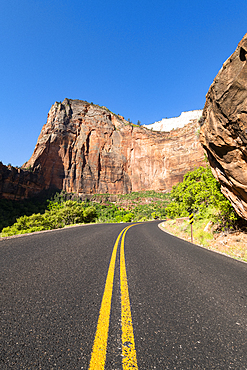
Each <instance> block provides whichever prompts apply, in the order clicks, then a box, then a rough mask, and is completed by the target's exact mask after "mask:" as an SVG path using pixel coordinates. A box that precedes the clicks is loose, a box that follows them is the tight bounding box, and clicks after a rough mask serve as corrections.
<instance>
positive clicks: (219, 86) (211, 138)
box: [200, 34, 247, 220]
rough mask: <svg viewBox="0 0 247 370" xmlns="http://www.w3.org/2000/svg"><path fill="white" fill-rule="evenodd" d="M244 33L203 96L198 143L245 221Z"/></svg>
mask: <svg viewBox="0 0 247 370" xmlns="http://www.w3.org/2000/svg"><path fill="white" fill-rule="evenodd" d="M246 60H247V34H246V35H245V36H244V37H243V39H242V40H241V41H240V43H239V44H238V46H237V49H236V50H235V52H234V53H233V54H232V55H231V56H230V57H229V58H228V59H227V60H226V62H225V63H224V64H223V66H222V68H221V69H220V71H219V73H218V74H217V76H216V77H215V79H214V81H213V83H212V85H211V86H210V88H209V91H208V93H207V95H206V103H205V107H204V109H203V119H202V120H201V124H202V127H201V130H200V142H201V143H202V145H203V147H204V149H205V150H206V153H207V156H208V160H209V163H210V165H211V168H212V171H213V174H214V176H215V177H216V178H217V179H218V180H219V182H220V184H221V190H222V193H223V194H224V195H225V196H226V197H227V198H228V199H229V200H230V202H231V203H232V205H233V207H234V208H235V210H236V212H237V213H238V214H239V215H240V216H241V217H242V218H244V219H246V220H247V62H246Z"/></svg>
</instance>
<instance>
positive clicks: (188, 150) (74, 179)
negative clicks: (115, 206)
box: [25, 99, 204, 194]
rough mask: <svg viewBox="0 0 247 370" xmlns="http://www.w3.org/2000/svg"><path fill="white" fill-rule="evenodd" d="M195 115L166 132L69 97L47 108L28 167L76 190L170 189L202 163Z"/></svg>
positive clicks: (49, 181)
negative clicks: (132, 121) (193, 118)
mask: <svg viewBox="0 0 247 370" xmlns="http://www.w3.org/2000/svg"><path fill="white" fill-rule="evenodd" d="M198 127H199V126H198V122H197V120H195V121H193V122H191V123H190V124H188V125H186V126H185V127H183V128H181V129H177V130H173V131H171V132H168V133H160V132H155V131H151V130H148V129H147V128H142V127H139V126H133V125H130V124H129V123H128V122H127V121H125V120H124V118H123V117H121V116H117V115H114V114H113V113H111V112H110V111H109V110H107V109H106V108H104V107H99V106H95V105H92V104H89V103H87V102H85V101H80V100H69V99H65V100H64V101H63V102H62V103H55V104H54V105H53V106H52V108H51V109H50V112H49V114H48V119H47V123H46V124H45V125H44V126H43V128H42V131H41V133H40V136H39V138H38V142H37V144H36V147H35V150H34V153H33V155H32V157H31V158H30V160H29V161H28V162H27V163H26V164H25V167H29V166H31V168H32V169H33V170H34V171H35V172H37V171H38V172H39V173H40V174H42V176H43V178H44V186H45V188H49V187H50V186H55V187H57V188H58V189H63V190H66V191H67V192H76V193H86V194H90V193H107V192H108V193H113V194H114V193H115V194H116V193H128V192H130V191H139V190H157V191H167V190H170V189H171V188H172V186H173V185H174V184H176V183H178V182H179V181H182V179H183V175H184V173H186V172H187V171H189V170H192V169H194V168H195V167H198V166H200V165H203V164H204V154H203V149H202V147H201V145H200V143H199V140H198V138H197V132H198Z"/></svg>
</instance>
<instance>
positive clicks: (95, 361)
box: [89, 228, 126, 370]
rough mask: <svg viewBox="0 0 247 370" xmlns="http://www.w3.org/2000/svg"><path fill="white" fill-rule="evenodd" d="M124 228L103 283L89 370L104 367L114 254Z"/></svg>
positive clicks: (97, 369) (98, 369) (102, 368)
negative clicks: (103, 288)
mask: <svg viewBox="0 0 247 370" xmlns="http://www.w3.org/2000/svg"><path fill="white" fill-rule="evenodd" d="M125 230H126V228H125V229H123V230H122V231H121V233H120V234H119V235H118V237H117V240H116V242H115V245H114V247H113V252H112V256H111V261H110V265H109V269H108V274H107V278H106V283H105V290H104V294H103V298H102V302H101V307H100V313H99V319H98V324H97V330H96V334H95V339H94V344H93V350H92V355H91V361H90V365H89V370H104V367H105V360H106V349H107V339H108V331H109V322H110V313H111V300H112V290H113V280H114V271H115V262H116V255H117V249H118V243H119V240H120V238H121V236H122V234H123V232H124V231H125Z"/></svg>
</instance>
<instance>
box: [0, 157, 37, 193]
mask: <svg viewBox="0 0 247 370" xmlns="http://www.w3.org/2000/svg"><path fill="white" fill-rule="evenodd" d="M42 190H43V179H42V176H41V175H40V174H39V173H37V172H35V173H34V172H30V171H26V170H22V169H20V168H15V167H12V166H4V165H3V164H2V163H1V162H0V198H6V199H13V200H18V199H24V198H29V197H31V196H34V195H36V194H39V193H40V192H41V191H42Z"/></svg>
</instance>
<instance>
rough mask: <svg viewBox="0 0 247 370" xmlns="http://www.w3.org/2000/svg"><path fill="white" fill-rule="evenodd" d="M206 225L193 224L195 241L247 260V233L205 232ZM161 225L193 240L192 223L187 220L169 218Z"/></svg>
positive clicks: (169, 230) (172, 232) (166, 229)
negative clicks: (191, 233)
mask: <svg viewBox="0 0 247 370" xmlns="http://www.w3.org/2000/svg"><path fill="white" fill-rule="evenodd" d="M205 226H206V224H201V225H200V228H198V227H196V226H195V224H194V225H193V228H194V235H193V236H194V238H193V239H194V240H193V242H194V243H195V244H197V245H200V246H203V247H205V248H207V249H211V250H214V251H216V252H219V253H223V254H225V255H228V256H231V257H233V258H235V259H238V260H241V261H245V262H247V233H245V232H241V231H236V232H232V233H213V231H212V230H210V231H208V232H205V231H204V228H205ZM161 227H162V228H163V229H164V230H165V231H168V232H169V233H171V234H173V235H176V236H178V237H179V238H181V239H184V240H188V241H191V236H190V225H188V221H187V220H183V221H182V222H180V221H177V222H176V220H168V221H166V222H163V223H162V224H161ZM198 236H199V237H198Z"/></svg>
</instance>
